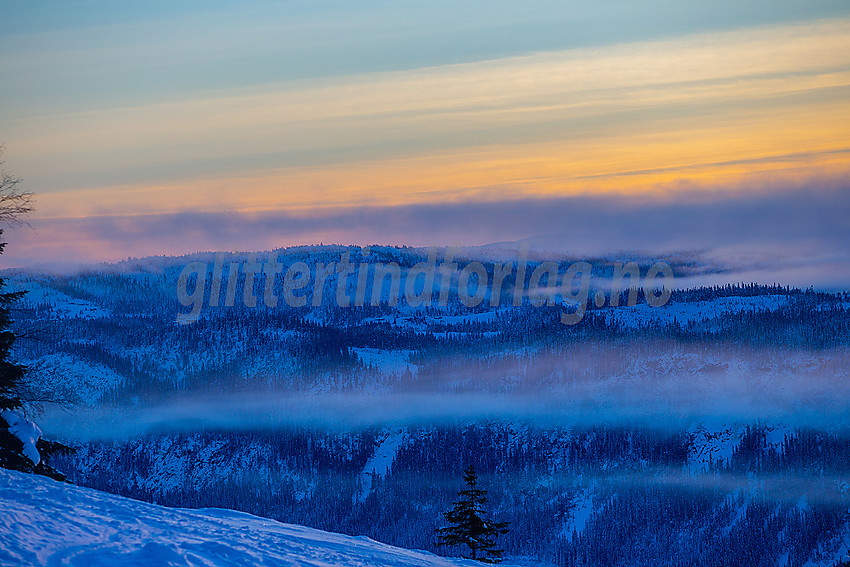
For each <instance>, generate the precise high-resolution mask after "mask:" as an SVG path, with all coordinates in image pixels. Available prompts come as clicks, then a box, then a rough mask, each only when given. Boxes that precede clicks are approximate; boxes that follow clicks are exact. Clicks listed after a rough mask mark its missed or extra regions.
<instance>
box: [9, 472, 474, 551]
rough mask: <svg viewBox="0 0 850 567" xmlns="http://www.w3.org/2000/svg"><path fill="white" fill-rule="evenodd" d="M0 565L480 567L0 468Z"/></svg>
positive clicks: (312, 530) (232, 514) (325, 533)
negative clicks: (135, 498)
mask: <svg viewBox="0 0 850 567" xmlns="http://www.w3.org/2000/svg"><path fill="white" fill-rule="evenodd" d="M0 565H2V566H7V565H8V566H13V565H27V566H29V565H87V566H91V565H103V566H122V565H123V566H126V565H138V566H140V567H142V566H144V567H150V566H154V565H155V566H165V565H168V566H180V565H199V566H200V565H203V566H206V567H210V566H219V565H245V566H255V565H274V566H281V567H308V566H309V567H319V566H321V567H327V566H332V565H333V566H349V565H350V566H355V565H356V566H365V565H368V566H375V567H382V566H386V567H406V566H411V567H414V566H415V567H461V566H468V567H472V566H480V565H481V563H477V562H473V561H465V560H458V559H447V558H442V557H438V556H436V555H433V554H431V553H427V552H420V551H410V550H406V549H400V548H397V547H392V546H389V545H385V544H382V543H378V542H376V541H373V540H370V539H368V538H365V537H351V536H344V535H340V534H334V533H328V532H322V531H319V530H314V529H310V528H305V527H302V526H296V525H291V524H282V523H280V522H276V521H274V520H268V519H265V518H258V517H256V516H251V515H249V514H244V513H241V512H234V511H230V510H221V509H214V508H207V509H201V510H186V509H177V508H165V507H162V506H156V505H153V504H147V503H144V502H138V501H135V500H130V499H128V498H123V497H120V496H115V495H111V494H106V493H104V492H98V491H96V490H91V489H87V488H82V487H78V486H74V485H71V484H66V483H61V482H56V481H53V480H50V479H48V478H44V477H39V476H35V475H27V474H23V473H18V472H13V471H7V470H2V469H0Z"/></svg>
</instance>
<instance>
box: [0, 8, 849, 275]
mask: <svg viewBox="0 0 850 567" xmlns="http://www.w3.org/2000/svg"><path fill="white" fill-rule="evenodd" d="M0 13H2V14H3V26H2V31H0V77H2V78H3V87H2V89H0V143H2V144H4V145H5V151H4V153H3V156H2V159H3V160H4V161H5V164H4V165H3V168H4V169H5V170H7V171H9V172H11V173H14V174H15V175H18V176H20V177H22V178H23V179H24V184H23V185H24V188H25V189H27V190H30V191H32V192H34V193H35V196H36V202H35V204H36V212H35V213H34V214H33V215H32V216H31V218H30V219H29V220H30V224H31V227H16V228H7V229H6V233H5V235H4V237H5V239H6V240H8V242H9V245H8V246H7V248H6V251H5V253H4V255H3V256H2V257H0V267H10V266H22V265H28V264H34V263H51V262H93V261H116V260H121V259H124V258H127V257H131V256H133V257H139V256H147V255H159V254H169V255H170V254H183V253H188V252H194V251H204V250H263V249H271V248H276V247H280V246H290V245H300V244H314V243H320V242H324V243H328V242H336V243H344V244H369V243H380V244H411V245H417V246H424V245H435V244H436V245H484V244H488V243H491V242H504V241H515V240H519V239H526V240H527V241H531V242H538V243H539V242H545V243H546V246H550V247H551V246H554V247H556V248H559V249H562V250H563V251H566V252H570V253H574V254H591V253H593V254H597V253H618V252H621V253H629V252H634V253H638V252H642V253H659V254H660V253H666V252H682V251H684V252H693V253H698V254H701V255H704V256H706V257H709V258H712V259H715V260H718V261H720V262H722V263H726V264H728V265H734V266H735V267H736V269H737V270H739V271H740V273H750V272H752V271H753V270H755V271H756V272H758V270H759V269H761V270H762V273H761V276H759V277H761V278H762V279H769V278H771V277H779V276H781V277H784V278H792V279H795V280H798V281H794V282H791V283H795V284H798V285H800V284H805V283H807V282H808V283H811V284H813V285H820V286H826V287H829V286H833V287H835V286H837V287H850V246H848V245H847V243H848V242H850V215H848V214H847V212H850V2H848V1H847V0H813V1H811V2H799V1H789V0H773V1H769V2H768V1H762V0H757V1H740V0H738V1H734V2H733V1H728V0H718V1H715V2H711V3H707V2H682V1H676V2H674V1H672V0H647V1H641V2H637V1H634V0H631V1H629V0H617V1H613V0H602V1H600V2H593V3H586V2H582V3H578V2H566V1H563V0H560V1H548V0H541V1H531V2H524V3H517V2H507V1H501V0H489V1H487V2H483V1H480V2H479V1H474V2H444V1H441V0H436V1H430V2H409V1H406V0H396V1H393V2H376V1H364V2H356V3H355V2H335V1H324V0H319V1H316V0H311V1H309V2H303V1H298V0H293V1H287V2H243V3H239V4H238V5H236V4H234V3H228V2H180V3H172V2H144V3H125V2H115V1H98V0H93V1H86V2H75V1H69V2H39V1H34V2H26V3H23V2H10V1H7V0H0ZM529 239H530V240H529ZM771 262H772V263H773V264H775V266H774V268H775V269H771V270H767V271H765V268H764V265H765V264H767V263H771ZM760 266H761V268H760ZM777 266H779V267H777Z"/></svg>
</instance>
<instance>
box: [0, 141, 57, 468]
mask: <svg viewBox="0 0 850 567" xmlns="http://www.w3.org/2000/svg"><path fill="white" fill-rule="evenodd" d="M2 150H3V147H2V146H0V154H2ZM0 164H2V162H0ZM20 181H21V180H20V178H18V177H14V176H12V175H10V174H8V173H6V172H0V223H5V224H16V223H17V224H19V223H21V220H20V217H21V215H24V214H27V213H29V212H30V211H32V205H31V194H30V193H26V192H22V191H20V190H19V188H18V184H19V183H20ZM2 236H3V229H2V228H0V254H2V253H3V250H4V249H5V247H6V243H5V242H3V241H2ZM5 287H6V282H5V281H4V279H3V278H0V467H2V468H5V469H13V470H18V471H22V472H29V473H36V474H42V475H45V476H49V477H51V478H53V479H56V480H65V476H64V475H63V474H62V473H60V472H59V471H57V470H55V469H54V468H53V467H51V466H50V465H48V464H47V460H48V459H49V458H50V456H51V455H54V454H56V453H62V452H67V451H68V447H66V446H65V445H62V444H61V443H57V442H55V441H47V440H46V439H42V438H41V431H40V430H39V429H38V427H37V426H36V425H35V424H34V423H32V422H31V421H29V420H28V419H26V418H25V417H24V415H23V414H22V413H21V412H19V411H17V410H20V409H21V408H22V405H23V401H22V400H21V398H20V395H19V393H20V391H21V388H20V387H21V382H22V380H23V379H24V377H25V374H26V370H27V368H26V367H25V366H24V365H22V364H18V363H16V362H14V361H13V360H12V359H11V349H12V345H13V344H14V342H15V333H14V332H13V331H12V329H11V325H12V316H11V314H12V304H13V303H14V302H15V300H17V299H18V298H19V297H21V295H23V292H10V291H5Z"/></svg>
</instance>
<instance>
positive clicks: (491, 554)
mask: <svg viewBox="0 0 850 567" xmlns="http://www.w3.org/2000/svg"><path fill="white" fill-rule="evenodd" d="M463 480H464V482H465V483H466V488H465V489H464V490H461V491H459V492H458V497H459V498H458V501H457V502H456V503H455V505H454V508H452V509H451V510H449V511H448V512H446V513H445V514H443V515H444V516H445V518H446V521H448V522H449V523H450V524H451V525H449V526H446V527H443V528H439V529H438V530H437V536H438V542H437V545H439V546H446V547H454V546H459V545H465V546H467V547H468V548H469V555H464V557H465V558H467V559H474V560H476V561H481V562H483V563H499V562H500V561H501V560H502V554H503V553H504V551H503V550H501V549H497V548H496V537H498V536H499V535H501V534H505V533H507V531H508V522H491V521H489V520H486V519H484V518H483V517H482V514H483V512H484V505H485V504H486V503H487V491H485V490H482V489H480V488H478V475H477V474H475V469H474V468H473V467H472V465H470V466H468V467H467V468H466V471H464V473H463Z"/></svg>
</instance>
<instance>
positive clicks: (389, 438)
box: [360, 430, 405, 501]
mask: <svg viewBox="0 0 850 567" xmlns="http://www.w3.org/2000/svg"><path fill="white" fill-rule="evenodd" d="M404 441H405V432H404V430H399V431H393V432H392V433H387V434H386V435H385V437H384V439H383V441H381V442H380V443H378V446H377V447H375V452H374V453H373V454H372V456H371V457H370V458H369V460H368V461H366V465H365V466H364V467H363V471H362V472H361V473H360V483H361V485H362V487H363V490H362V493H361V495H360V499H361V501H362V500H365V499H366V497H367V496H369V494H371V492H372V478H373V475H375V476H378V477H380V478H382V479H383V478H386V476H387V474H389V472H390V470H391V469H392V466H393V462H394V461H395V456H396V454H397V453H398V450H399V449H400V448H401V447H402V446H403V445H404Z"/></svg>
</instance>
